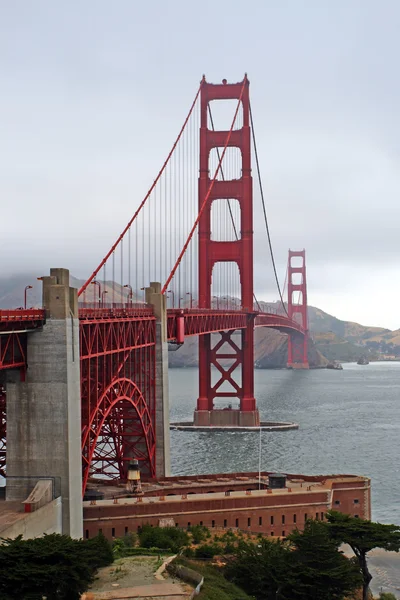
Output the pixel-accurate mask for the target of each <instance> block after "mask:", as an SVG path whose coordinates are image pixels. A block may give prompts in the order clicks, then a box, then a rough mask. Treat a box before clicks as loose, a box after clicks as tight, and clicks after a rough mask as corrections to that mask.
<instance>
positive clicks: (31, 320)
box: [0, 308, 45, 377]
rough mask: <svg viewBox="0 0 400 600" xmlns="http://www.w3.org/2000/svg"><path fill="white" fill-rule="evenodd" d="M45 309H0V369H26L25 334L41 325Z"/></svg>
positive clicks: (22, 372)
mask: <svg viewBox="0 0 400 600" xmlns="http://www.w3.org/2000/svg"><path fill="white" fill-rule="evenodd" d="M44 322H45V311H44V310H41V309H36V308H35V309H33V308H30V309H15V310H0V370H5V369H21V376H22V377H23V375H24V372H25V369H26V335H27V333H28V332H29V331H31V330H32V331H33V330H35V329H38V328H40V327H42V325H43V323H44Z"/></svg>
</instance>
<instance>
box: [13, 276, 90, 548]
mask: <svg viewBox="0 0 400 600" xmlns="http://www.w3.org/2000/svg"><path fill="white" fill-rule="evenodd" d="M42 281H43V305H44V308H45V309H46V324H45V326H44V328H43V331H40V332H35V333H32V334H29V336H28V348H27V357H28V369H27V376H26V381H23V382H22V381H20V380H19V374H15V373H13V372H11V371H10V374H8V379H7V481H6V485H7V488H6V495H7V500H20V501H23V500H25V499H26V498H27V497H28V495H29V494H30V493H31V491H32V489H33V488H34V487H35V485H36V483H37V481H38V480H39V479H41V478H47V479H51V480H52V481H53V489H54V496H61V501H62V531H63V533H65V534H69V535H71V536H72V537H75V538H79V537H82V461H81V402H80V360H79V320H78V299H77V290H76V289H74V288H70V287H69V271H68V270H67V269H51V271H50V277H43V278H42Z"/></svg>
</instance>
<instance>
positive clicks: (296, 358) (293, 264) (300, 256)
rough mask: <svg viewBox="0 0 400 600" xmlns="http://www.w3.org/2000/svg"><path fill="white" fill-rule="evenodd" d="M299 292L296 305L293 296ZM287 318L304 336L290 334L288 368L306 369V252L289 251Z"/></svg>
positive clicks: (307, 365) (307, 366)
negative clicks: (300, 328) (294, 322)
mask: <svg viewBox="0 0 400 600" xmlns="http://www.w3.org/2000/svg"><path fill="white" fill-rule="evenodd" d="M296 292H299V300H298V303H297V304H295V303H294V298H293V295H294V294H295V293H296ZM288 316H289V318H290V319H293V320H294V321H297V322H298V323H300V325H301V326H302V327H303V329H304V332H305V333H304V335H301V334H299V333H291V334H290V335H289V340H288V367H291V368H293V369H308V368H309V364H308V313H307V279H306V251H305V250H299V251H294V250H289V261H288Z"/></svg>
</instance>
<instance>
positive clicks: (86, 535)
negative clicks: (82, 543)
mask: <svg viewBox="0 0 400 600" xmlns="http://www.w3.org/2000/svg"><path fill="white" fill-rule="evenodd" d="M85 538H86V539H87V540H88V539H89V529H86V531H85Z"/></svg>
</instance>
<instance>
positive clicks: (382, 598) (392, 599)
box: [379, 592, 396, 600]
mask: <svg viewBox="0 0 400 600" xmlns="http://www.w3.org/2000/svg"><path fill="white" fill-rule="evenodd" d="M379 600H396V596H395V595H394V594H391V593H390V592H381V593H380V594H379Z"/></svg>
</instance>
